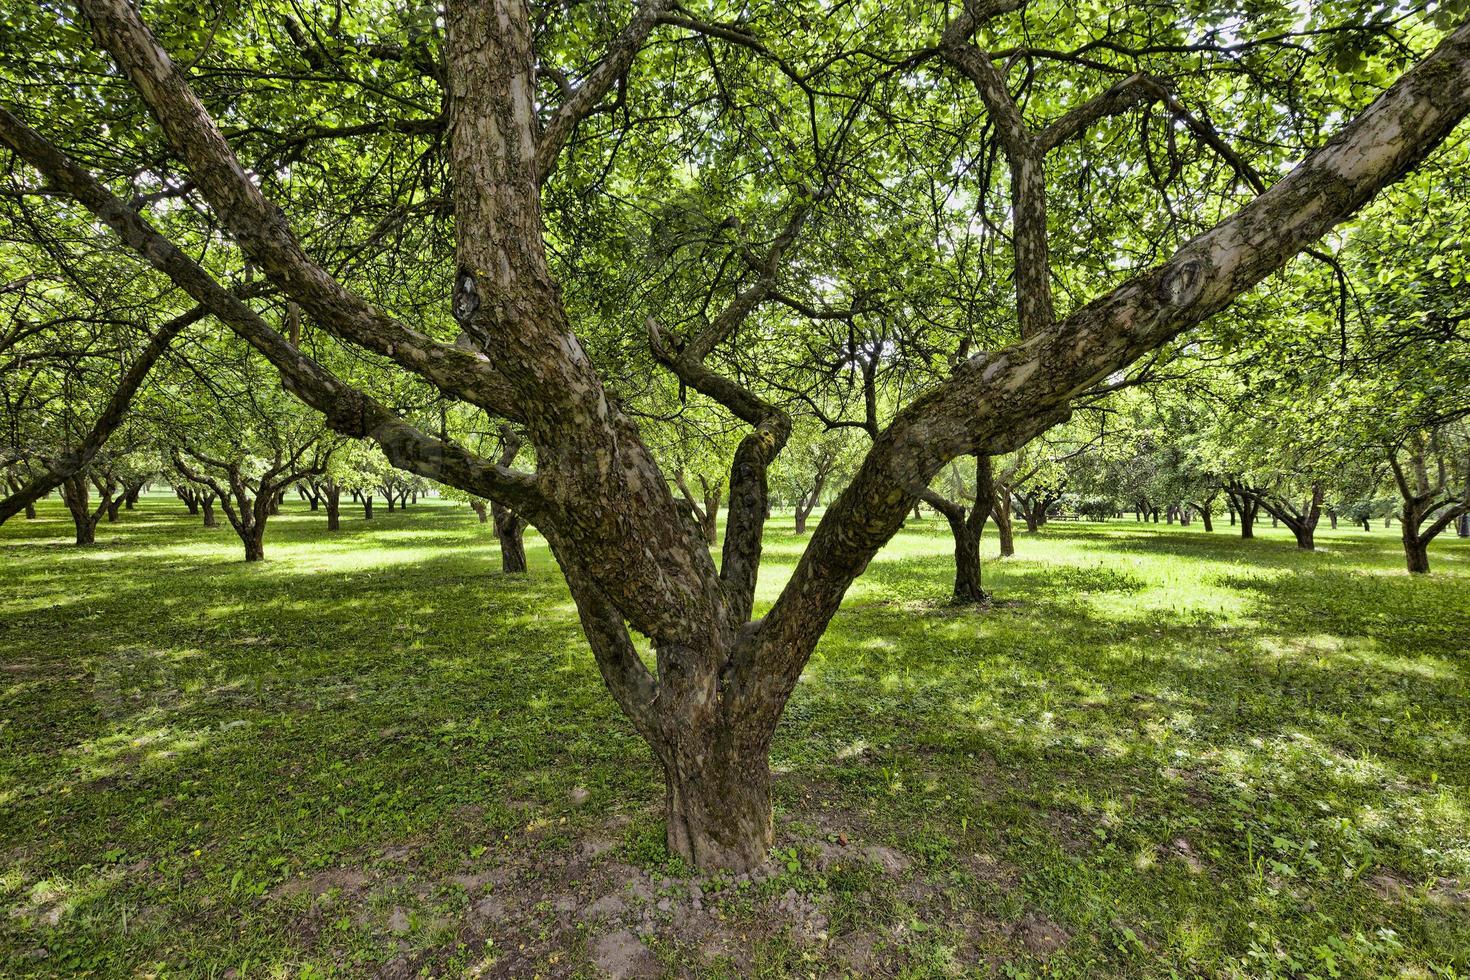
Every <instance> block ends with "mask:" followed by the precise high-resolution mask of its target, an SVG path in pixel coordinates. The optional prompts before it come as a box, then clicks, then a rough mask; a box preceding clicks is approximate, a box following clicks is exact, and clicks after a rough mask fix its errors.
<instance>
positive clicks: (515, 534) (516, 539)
mask: <svg viewBox="0 0 1470 980" xmlns="http://www.w3.org/2000/svg"><path fill="white" fill-rule="evenodd" d="M491 516H492V517H493V518H494V520H495V540H496V541H499V542H500V570H501V571H502V572H505V573H507V574H510V575H519V574H521V573H522V572H524V571H525V570H526V538H525V534H526V522H525V519H524V518H522V517H521V516H520V515H519V514H517V513H516V512H515V511H513V510H511V509H510V508H509V507H506V506H504V505H502V504H492V505H491Z"/></svg>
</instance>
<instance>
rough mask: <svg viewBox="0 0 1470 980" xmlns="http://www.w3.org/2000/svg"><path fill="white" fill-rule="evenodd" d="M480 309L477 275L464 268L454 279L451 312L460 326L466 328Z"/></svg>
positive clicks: (461, 267) (462, 267)
mask: <svg viewBox="0 0 1470 980" xmlns="http://www.w3.org/2000/svg"><path fill="white" fill-rule="evenodd" d="M479 308H480V290H479V287H478V286H477V285H476V284H475V274H474V273H473V272H471V271H470V270H469V269H467V268H465V267H464V266H460V269H459V273H458V274H457V275H456V276H455V277H454V300H453V302H452V303H450V310H451V312H453V314H454V318H455V319H456V320H458V321H459V325H460V326H461V327H464V326H465V325H466V324H468V323H469V321H470V320H471V319H472V318H473V317H474V315H475V312H476V311H477V310H479Z"/></svg>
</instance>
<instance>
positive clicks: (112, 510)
mask: <svg viewBox="0 0 1470 980" xmlns="http://www.w3.org/2000/svg"><path fill="white" fill-rule="evenodd" d="M122 505H123V498H122V497H113V498H112V499H111V500H109V501H108V502H107V523H109V524H116V523H117V515H118V511H120V510H122Z"/></svg>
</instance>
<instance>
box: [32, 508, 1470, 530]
mask: <svg viewBox="0 0 1470 980" xmlns="http://www.w3.org/2000/svg"><path fill="white" fill-rule="evenodd" d="M25 510H26V520H28V521H34V520H35V519H36V502H35V501H34V500H28V501H26V508H25ZM1460 537H1462V538H1463V537H1464V535H1463V534H1462V535H1460Z"/></svg>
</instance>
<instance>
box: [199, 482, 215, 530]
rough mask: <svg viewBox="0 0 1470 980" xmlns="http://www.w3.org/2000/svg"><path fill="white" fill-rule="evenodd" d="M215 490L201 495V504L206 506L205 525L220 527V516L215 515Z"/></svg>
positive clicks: (203, 506)
mask: <svg viewBox="0 0 1470 980" xmlns="http://www.w3.org/2000/svg"><path fill="white" fill-rule="evenodd" d="M214 500H215V497H214V491H212V490H211V491H208V492H206V493H201V494H200V495H199V506H200V507H202V508H204V526H205V527H219V518H217V517H215V516H214Z"/></svg>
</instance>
